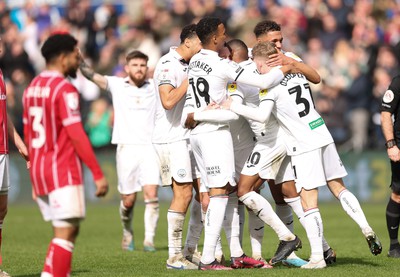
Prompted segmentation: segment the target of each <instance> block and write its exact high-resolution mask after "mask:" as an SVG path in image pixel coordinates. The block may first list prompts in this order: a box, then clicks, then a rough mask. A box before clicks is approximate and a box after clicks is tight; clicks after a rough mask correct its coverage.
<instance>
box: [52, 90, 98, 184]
mask: <svg viewBox="0 0 400 277" xmlns="http://www.w3.org/2000/svg"><path fill="white" fill-rule="evenodd" d="M59 112H60V116H61V120H62V125H63V126H64V128H65V129H66V130H67V134H68V137H69V138H70V140H71V142H72V145H73V146H74V149H75V151H76V152H77V154H78V156H79V158H80V159H81V160H82V161H83V162H84V163H85V164H86V165H87V167H88V168H89V169H90V171H91V172H92V174H93V177H94V180H98V179H100V178H103V177H104V175H103V172H102V170H101V168H100V166H99V164H98V162H97V159H96V156H95V154H94V151H93V148H92V145H91V144H90V141H89V139H88V137H87V135H86V133H85V131H84V129H83V126H82V123H81V114H80V111H79V93H78V91H77V90H76V88H75V87H74V86H73V85H72V84H70V83H67V84H66V85H65V87H64V88H63V93H62V95H61V97H60V98H59Z"/></svg>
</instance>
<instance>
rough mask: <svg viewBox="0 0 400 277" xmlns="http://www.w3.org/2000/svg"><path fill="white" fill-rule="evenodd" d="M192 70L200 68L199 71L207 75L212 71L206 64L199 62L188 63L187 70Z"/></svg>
mask: <svg viewBox="0 0 400 277" xmlns="http://www.w3.org/2000/svg"><path fill="white" fill-rule="evenodd" d="M193 68H200V69H202V70H204V71H205V72H206V73H207V74H210V72H211V71H212V68H211V67H210V66H209V65H208V64H206V63H205V62H201V61H194V62H192V63H190V64H189V70H191V69H193Z"/></svg>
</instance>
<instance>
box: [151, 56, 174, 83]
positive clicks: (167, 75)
mask: <svg viewBox="0 0 400 277" xmlns="http://www.w3.org/2000/svg"><path fill="white" fill-rule="evenodd" d="M154 82H155V84H156V86H158V87H159V86H162V85H171V86H173V87H174V88H176V87H177V80H176V74H175V72H174V69H173V67H172V61H171V60H169V59H167V60H161V61H160V62H159V64H158V65H157V69H156V73H155V74H154Z"/></svg>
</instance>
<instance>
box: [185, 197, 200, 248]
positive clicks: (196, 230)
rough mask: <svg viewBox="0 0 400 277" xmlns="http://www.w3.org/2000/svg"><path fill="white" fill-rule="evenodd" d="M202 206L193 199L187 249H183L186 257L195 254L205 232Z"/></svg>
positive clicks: (186, 243)
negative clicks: (202, 233)
mask: <svg viewBox="0 0 400 277" xmlns="http://www.w3.org/2000/svg"><path fill="white" fill-rule="evenodd" d="M201 213H202V212H201V205H200V203H199V202H198V201H197V200H196V199H195V198H193V200H192V207H191V209H190V220H189V226H188V232H187V235H186V242H185V247H184V248H183V254H184V256H188V255H190V254H193V253H194V251H196V249H197V243H198V242H199V239H200V236H201V232H202V231H203V222H202V220H201Z"/></svg>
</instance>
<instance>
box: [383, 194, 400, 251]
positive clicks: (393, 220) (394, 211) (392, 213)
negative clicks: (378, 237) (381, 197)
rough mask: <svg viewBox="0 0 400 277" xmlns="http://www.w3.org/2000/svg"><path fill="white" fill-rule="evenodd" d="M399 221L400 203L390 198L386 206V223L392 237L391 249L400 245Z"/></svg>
mask: <svg viewBox="0 0 400 277" xmlns="http://www.w3.org/2000/svg"><path fill="white" fill-rule="evenodd" d="M399 222H400V204H399V203H397V202H395V201H393V199H392V198H390V199H389V203H388V204H387V207H386V225H387V230H388V232H389V238H390V250H393V249H395V248H398V247H400V245H399V241H398V233H399Z"/></svg>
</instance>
